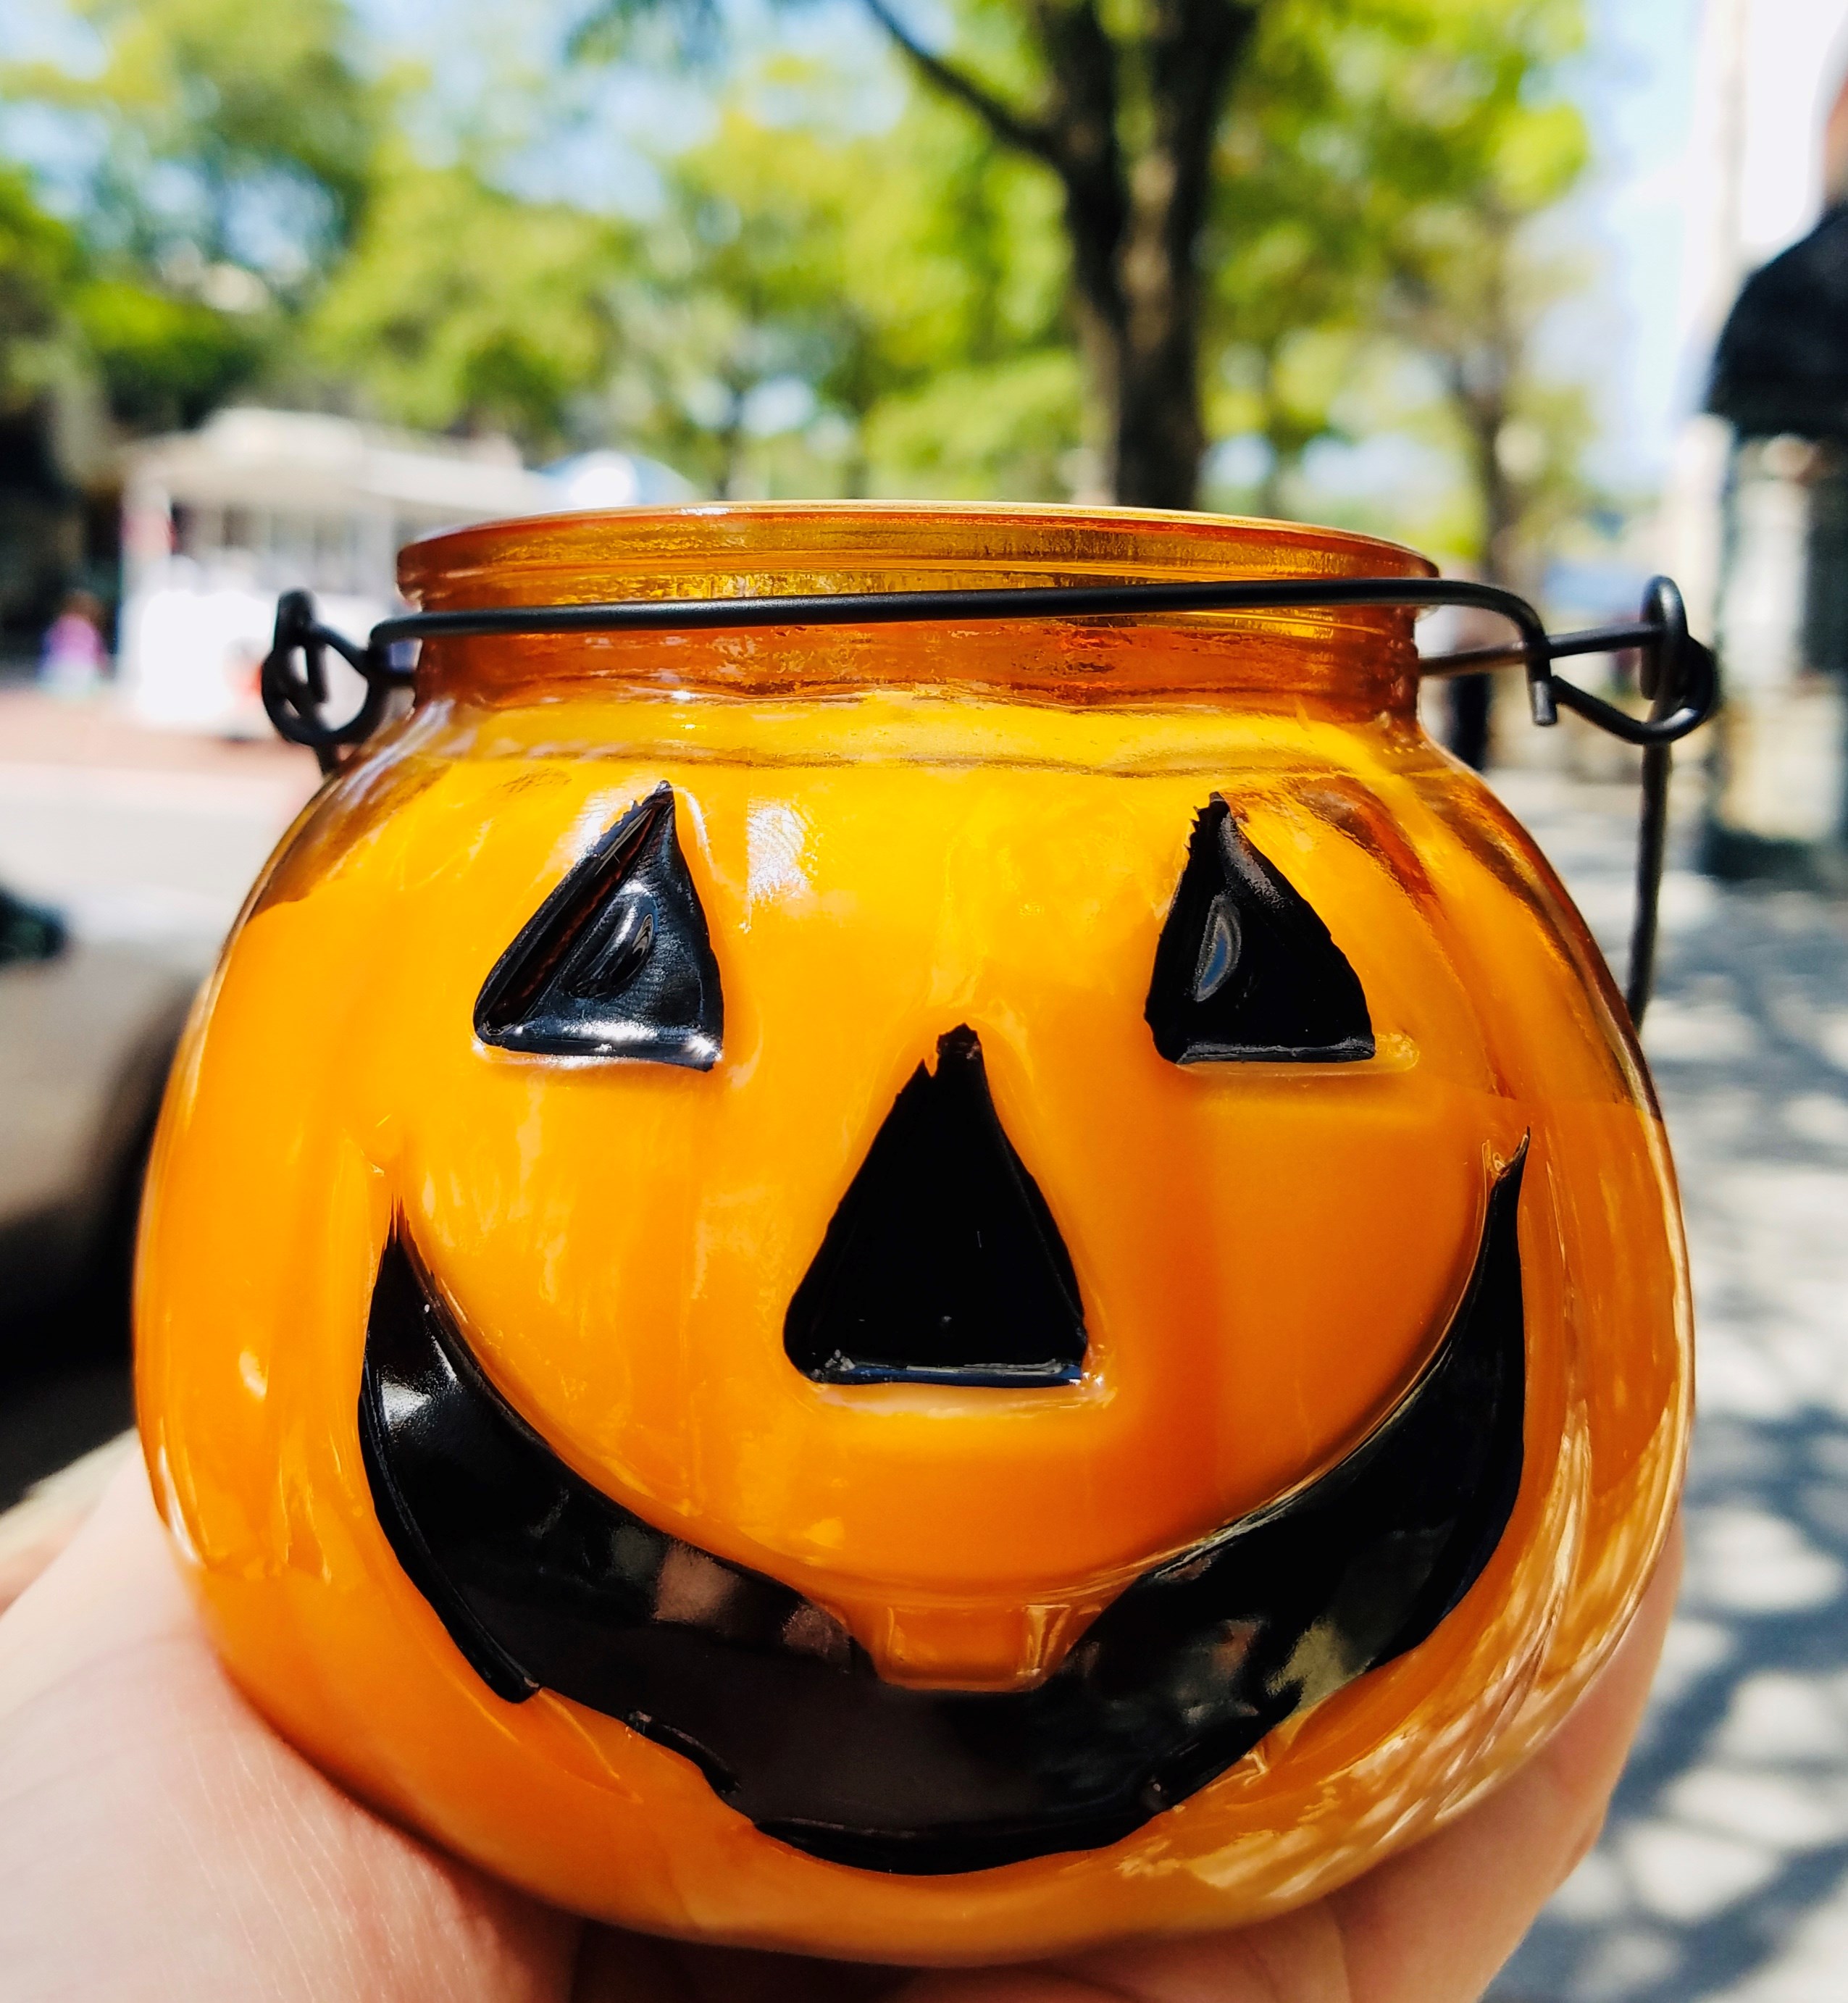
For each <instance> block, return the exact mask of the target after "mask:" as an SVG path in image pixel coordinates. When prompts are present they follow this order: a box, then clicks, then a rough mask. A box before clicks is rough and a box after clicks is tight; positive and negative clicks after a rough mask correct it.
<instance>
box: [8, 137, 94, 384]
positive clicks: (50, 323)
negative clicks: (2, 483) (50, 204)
mask: <svg viewBox="0 0 1848 2003" xmlns="http://www.w3.org/2000/svg"><path fill="white" fill-rule="evenodd" d="M80 261H81V253H80V251H79V246H78V243H77V239H76V237H75V235H74V233H73V232H72V231H71V230H70V229H68V227H67V226H66V225H65V224H63V223H61V222H59V221H58V219H57V218H55V217H54V216H51V215H47V214H46V213H45V211H44V209H43V208H41V207H40V205H39V204H38V203H37V201H35V200H34V199H33V193H32V188H31V184H30V182H29V181H28V180H27V179H26V177H25V176H24V175H23V173H19V172H17V171H16V170H0V411H9V410H13V409H16V408H17V407H19V404H22V403H23V402H26V401H27V400H30V398H32V397H33V396H35V395H37V393H39V391H40V390H41V389H42V388H43V387H44V381H45V379H46V376H47V370H48V369H50V368H51V366H52V365H53V358H54V354H55V352H56V347H57V343H58V337H59V335H60V334H61V332H62V331H63V330H64V327H65V311H66V307H67V304H68V298H69V295H70V290H71V287H72V283H73V281H74V280H75V276H76V274H77V272H78V270H79V266H80Z"/></svg>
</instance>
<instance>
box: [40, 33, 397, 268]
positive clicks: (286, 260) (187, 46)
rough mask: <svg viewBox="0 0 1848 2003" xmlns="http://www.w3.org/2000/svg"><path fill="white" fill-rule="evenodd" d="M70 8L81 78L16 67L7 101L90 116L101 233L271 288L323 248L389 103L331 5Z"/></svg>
mask: <svg viewBox="0 0 1848 2003" xmlns="http://www.w3.org/2000/svg"><path fill="white" fill-rule="evenodd" d="M70 3H71V7H72V12H73V13H75V15H76V16H78V17H79V19H81V20H82V21H83V22H85V23H87V24H88V26H89V27H90V28H91V29H92V30H93V32H94V33H95V34H96V37H97V40H98V41H99V43H100V51H101V61H100V64H99V65H98V66H97V67H96V70H95V72H94V73H93V74H85V75H73V74H71V73H70V72H65V71H62V70H58V69H54V68H47V67H44V66H37V67H33V68H26V69H16V71H15V72H13V73H12V75H11V76H10V77H9V79H7V83H8V94H9V96H15V97H23V98H34V99H37V100H39V101H40V102H41V103H47V104H54V105H59V106H62V107H65V108H67V109H69V110H76V111H82V112H89V113H91V114H95V115H96V117H99V118H100V121H102V124H103V131H104V133H105V135H106V138H107V149H106V152H105V155H104V157H103V159H102V161H101V162H100V163H99V167H98V171H97V174H96V180H95V184H94V186H93V189H92V191H91V194H92V201H93V217H92V220H93V227H94V228H95V229H96V231H97V232H98V234H99V236H110V237H113V238H114V239H116V240H117V242H118V243H120V245H121V247H122V248H124V249H125V250H131V251H133V252H136V253H140V254H142V255H144V256H147V257H158V256H159V254H160V253H162V251H163V250H171V249H172V248H173V246H175V245H176V243H187V244H190V246H193V248H194V250H196V251H197V253H199V254H200V255H201V257H203V259H204V261H205V263H206V264H208V265H210V264H215V263H218V262H224V261H229V262H232V263H233V264H247V265H249V266H250V267H253V268H260V269H262V270H264V271H266V272H267V273H268V274H269V275H270V276H271V278H272V279H273V280H274V281H275V282H277V283H279V284H281V285H285V286H287V285H292V284H298V283H299V282H301V281H302V280H303V279H304V278H306V276H307V275H308V274H310V273H312V272H313V271H316V270H317V269H320V268H321V267H323V266H324V265H325V264H326V263H327V260H329V259H330V257H333V256H334V255H337V253H338V251H339V250H340V248H341V246H342V245H343V244H344V243H345V242H346V240H347V239H348V236H350V235H351V232H352V230H353V229H354V228H355V225H356V224H357V222H358V218H359V216H360V214H361V211H362V209H363V208H364V205H365V196H366V193H367V191H368V188H369V185H370V181H371V177H372V158H373V154H374V152H375V150H376V147H377V145H378V144H379V139H380V137H381V135H382V133H383V130H384V128H385V126H386V122H387V120H388V118H389V116H390V108H391V107H390V93H388V92H387V91H386V89H383V87H382V86H380V85H379V84H378V83H376V82H373V81H372V79H369V77H368V76H367V75H366V74H365V69H364V68H363V65H362V61H361V57H360V50H359V37H358V30H357V26H356V24H355V20H354V19H353V16H352V15H351V11H350V9H348V7H347V6H346V5H344V4H343V0H271V4H269V5H257V6H253V5H250V0H70Z"/></svg>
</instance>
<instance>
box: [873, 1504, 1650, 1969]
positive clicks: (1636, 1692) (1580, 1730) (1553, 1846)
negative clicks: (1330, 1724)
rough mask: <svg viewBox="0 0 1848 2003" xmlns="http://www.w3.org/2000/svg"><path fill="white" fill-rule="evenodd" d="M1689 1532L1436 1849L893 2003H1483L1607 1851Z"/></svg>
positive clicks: (1427, 1847)
mask: <svg viewBox="0 0 1848 2003" xmlns="http://www.w3.org/2000/svg"><path fill="white" fill-rule="evenodd" d="M1680 1573H1681V1540H1680V1531H1679V1526H1677V1528H1676V1529H1675V1533H1674V1534H1673V1536H1672V1539H1671V1542H1670V1545H1669V1548H1668V1551H1667V1552H1666V1553H1665V1556H1664V1558H1663V1561H1662V1563H1661V1565H1660V1566H1659V1567H1658V1570H1657V1573H1656V1576H1655V1578H1654V1581H1653V1582H1651V1586H1650V1589H1649V1591H1648V1593H1647V1595H1646V1596H1645V1598H1644V1601H1643V1603H1642V1606H1640V1609H1639V1610H1638V1612H1637V1617H1636V1619H1635V1620H1634V1621H1633V1624H1632V1625H1631V1627H1630V1632H1629V1633H1628V1634H1626V1637H1625V1638H1624V1640H1623V1643H1622V1645H1620V1647H1619V1649H1618V1650H1617V1652H1616V1655H1614V1656H1613V1657H1612V1660H1611V1662H1609V1664H1608V1665H1607V1666H1606V1667H1605V1670H1604V1671H1603V1673H1602V1675H1601V1676H1599V1677H1598V1680H1597V1681H1596V1682H1595V1683H1594V1684H1593V1685H1592V1686H1591V1689H1590V1690H1588V1692H1587V1693H1586V1694H1585V1695H1584V1697H1583V1698H1581V1701H1580V1702H1579V1703H1578V1704H1577V1706H1576V1707H1575V1708H1574V1710H1573V1711H1572V1713H1571V1715H1570V1717H1569V1718H1567V1721H1566V1722H1565V1723H1564V1724H1563V1725H1562V1726H1561V1727H1560V1729H1559V1731H1558V1732H1556V1733H1555V1734H1554V1736H1553V1738H1552V1739H1549V1741H1548V1742H1547V1743H1546V1746H1543V1747H1542V1749H1541V1750H1540V1751H1539V1753H1537V1754H1536V1755H1535V1757H1534V1758H1533V1759H1532V1760H1529V1761H1528V1763H1527V1764H1526V1765H1525V1766H1524V1767H1521V1769H1520V1770H1519V1771H1518V1773H1517V1774H1515V1775H1514V1777H1513V1778H1511V1780H1510V1781H1508V1782H1507V1785H1505V1786H1504V1787H1502V1788H1499V1789H1497V1792H1495V1793H1493V1795H1490V1796H1489V1797H1488V1799H1486V1801H1484V1802H1482V1803H1480V1804H1479V1805H1478V1806H1477V1807H1476V1808H1474V1809H1471V1810H1470V1811H1469V1812H1468V1813H1467V1814H1465V1815H1464V1816H1461V1817H1460V1818H1459V1819H1458V1820H1457V1821H1456V1822H1455V1823H1452V1824H1451V1826H1449V1827H1448V1829H1446V1830H1442V1831H1441V1832H1440V1833H1438V1835H1436V1836H1434V1837H1431V1838H1430V1839H1429V1840H1427V1841H1426V1842H1424V1843H1423V1844H1419V1845H1418V1846H1417V1847H1415V1848H1413V1849H1412V1850H1409V1851H1406V1853H1405V1854H1403V1856H1400V1857H1397V1858H1392V1859H1390V1860H1389V1861H1388V1862H1386V1863H1385V1864H1384V1865H1381V1866H1380V1867H1379V1868H1378V1869H1377V1870H1375V1871H1372V1872H1368V1874H1367V1875H1365V1876H1364V1877H1363V1878H1360V1879H1356V1880H1355V1881H1354V1882H1353V1883H1352V1884H1351V1885H1349V1886H1346V1887H1344V1888H1343V1889H1342V1890H1341V1891H1340V1892H1337V1893H1335V1894H1334V1895H1333V1896H1332V1897H1331V1898H1329V1899H1326V1900H1322V1901H1321V1902H1319V1903H1317V1904H1315V1905H1312V1906H1308V1907H1305V1908H1303V1909H1302V1910H1301V1911H1299V1912H1295V1913H1290V1914H1284V1916H1283V1917H1280V1918H1278V1919H1275V1920H1269V1921H1263V1922H1261V1923H1260V1924H1257V1925H1256V1926H1252V1927H1246V1928H1241V1929H1239V1930H1238V1931H1235V1932H1231V1933H1227V1934H1217V1935H1204V1936H1202V1937H1200V1938H1196V1939H1193V1940H1185V1941H1169V1942H1141V1943H1135V1944H1130V1945H1123V1946H1117V1947H1112V1948H1106V1949H1100V1950H1098V1951H1096V1952H1092V1953H1088V1954H1085V1955H1079V1956H1071V1957H1068V1958H1067V1957H1062V1958H1061V1959H1060V1960H1059V1961H1057V1963H1045V1964H1041V1965H1039V1966H1034V1967H1023V1968H1019V1969H1011V1970H1009V1969H993V1970H979V1971H977V1970H971V1971H955V1972H949V1971H946V1972H945V1973H938V1974H927V1975H921V1976H919V1977H915V1978H914V1980H912V1981H911V1983H910V1984H909V1985H908V1986H907V1987H904V1988H903V1989H901V1990H900V1991H899V1992H898V1994H897V1995H896V1997H895V1998H894V1999H893V2003H1473V2000H1474V1999H1475V1998H1477V1997H1479V1996H1480V1995H1481V1994H1482V1993H1483V1990H1484V1989H1486V1987H1487V1986H1488V1984H1489V1983H1490V1980H1492V1979H1493V1977H1494V1974H1495V1971H1496V1970H1497V1969H1498V1968H1500V1966H1501V1965H1502V1963H1504V1961H1505V1960H1506V1959H1507V1957H1508V1956H1509V1955H1510V1954H1511V1953H1512V1952H1513V1951H1514V1948H1515V1947H1516V1946H1517V1945H1518V1944H1519V1942H1520V1940H1521V1936H1522V1935H1523V1934H1525V1932H1526V1931H1527V1929H1528V1927H1529V1926H1530V1925H1531V1924H1532V1921H1533V1919H1534V1917H1535V1914H1537V1913H1538V1912H1539V1910H1540V1907H1542V1905H1544V1904H1545V1903H1546V1900H1547V1899H1548V1898H1549V1897H1550V1896H1552V1894H1553V1892H1554V1891H1555V1890H1556V1889H1558V1886H1559V1885H1560V1882H1561V1881H1562V1880H1563V1879H1564V1878H1565V1877H1566V1876H1567V1874H1568V1873H1569V1872H1570V1871H1571V1869H1572V1868H1573V1866H1574V1865H1576V1864H1577V1862H1578V1861H1579V1859H1580V1858H1581V1857H1582V1856H1583V1855H1584V1853H1585V1851H1587V1850H1588V1849H1589V1848H1590V1847H1591V1844H1592V1843H1593V1842H1594V1841H1595V1840H1596V1838H1597V1834H1598V1830H1599V1828H1600V1826H1602V1823H1603V1819H1604V1813H1605V1805H1606V1804H1607V1803H1608V1802H1609V1799H1610V1794H1611V1790H1612V1788H1614V1787H1615V1786H1616V1782H1617V1778H1618V1776H1619V1774H1620V1773H1621V1772H1622V1771H1623V1760H1624V1757H1625V1755H1626V1753H1627V1752H1628V1750H1629V1747H1630V1740H1631V1739H1632V1737H1633V1736H1634V1734H1635V1732H1636V1728H1637V1722H1638V1720H1639V1719H1640V1718H1641V1716H1642V1712H1643V1707H1644V1703H1645V1702H1646V1701H1647V1697H1648V1694H1649V1686H1650V1683H1651V1680H1652V1679H1653V1677H1654V1673H1655V1665H1656V1660H1657V1658H1658V1656H1659V1655H1660V1654H1661V1645H1662V1638H1663V1636H1664V1634H1665V1633H1666V1632H1667V1629H1668V1620H1669V1616H1670V1614H1671V1613H1672V1610H1673V1608H1674V1603H1675V1587H1676V1585H1677V1584H1678V1583H1679V1578H1680Z"/></svg>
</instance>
